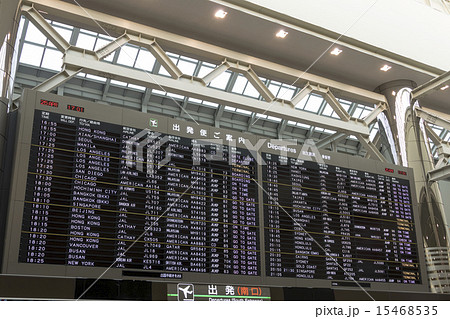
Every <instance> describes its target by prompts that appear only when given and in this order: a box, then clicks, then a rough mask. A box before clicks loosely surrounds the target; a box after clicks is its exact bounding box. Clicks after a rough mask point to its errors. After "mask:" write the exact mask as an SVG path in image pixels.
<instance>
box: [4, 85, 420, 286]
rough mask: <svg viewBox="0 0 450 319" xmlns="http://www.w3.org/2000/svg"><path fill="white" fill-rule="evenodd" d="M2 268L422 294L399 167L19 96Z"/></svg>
mask: <svg viewBox="0 0 450 319" xmlns="http://www.w3.org/2000/svg"><path fill="white" fill-rule="evenodd" d="M20 112H21V113H20V126H19V129H18V137H17V139H18V143H17V149H16V154H15V159H14V170H13V181H12V192H11V194H12V195H11V199H10V203H9V212H8V226H7V229H8V232H7V235H6V238H5V241H6V243H5V248H6V249H5V250H6V251H5V255H4V257H5V258H4V260H5V262H4V264H3V266H2V272H3V273H7V274H26V275H36V276H56V277H83V278H97V277H98V276H100V275H102V278H110V279H130V278H132V279H139V278H141V279H150V280H160V281H179V282H196V283H205V284H226V285H228V284H246V285H256V286H261V285H263V286H307V287H333V286H346V285H347V286H352V285H354V284H355V281H357V282H358V283H361V284H363V285H364V286H365V287H366V288H367V289H391V288H393V287H394V288H395V287H398V288H399V289H406V290H415V291H424V290H426V289H427V288H426V285H425V284H424V279H423V278H424V277H423V276H424V275H423V274H424V264H423V254H422V249H421V247H422V246H421V245H422V243H421V241H420V233H416V232H418V228H417V217H416V216H415V207H416V204H415V193H414V190H413V185H414V184H413V177H412V170H410V169H407V168H403V167H399V166H395V165H390V164H383V163H381V162H375V161H369V160H364V159H358V158H354V157H349V156H346V155H343V154H338V153H331V152H326V151H322V150H320V152H319V150H317V149H315V150H314V149H311V148H309V149H307V148H306V146H305V145H307V144H305V145H293V146H289V147H286V146H284V144H285V142H283V141H278V140H269V139H264V138H262V137H257V136H254V135H252V134H248V133H244V132H236V131H232V130H227V129H223V128H216V127H211V126H207V125H203V124H196V123H194V122H191V121H184V120H179V119H172V118H169V117H165V116H161V115H156V114H145V113H142V112H140V111H136V110H127V109H125V108H119V107H112V106H109V105H101V104H98V103H93V102H87V101H83V100H79V99H75V98H70V97H61V96H56V95H52V94H48V93H40V92H35V91H26V92H25V94H24V102H23V107H22V109H21V110H20Z"/></svg>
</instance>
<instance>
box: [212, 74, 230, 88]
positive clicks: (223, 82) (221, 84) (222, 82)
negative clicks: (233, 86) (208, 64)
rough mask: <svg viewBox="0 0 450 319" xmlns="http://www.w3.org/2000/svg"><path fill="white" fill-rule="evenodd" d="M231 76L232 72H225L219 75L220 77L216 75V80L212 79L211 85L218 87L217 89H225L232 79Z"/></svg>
mask: <svg viewBox="0 0 450 319" xmlns="http://www.w3.org/2000/svg"><path fill="white" fill-rule="evenodd" d="M230 76H231V73H230V72H224V73H222V74H221V75H219V76H218V77H216V78H215V79H214V80H212V81H211V83H210V84H209V86H211V87H213V88H216V89H221V90H225V88H226V87H227V84H228V81H229V80H230Z"/></svg>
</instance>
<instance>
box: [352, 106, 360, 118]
mask: <svg viewBox="0 0 450 319" xmlns="http://www.w3.org/2000/svg"><path fill="white" fill-rule="evenodd" d="M362 111H363V109H362V108H360V107H357V108H356V109H355V112H353V114H352V116H353V117H355V118H357V119H359V118H360V116H361V113H362Z"/></svg>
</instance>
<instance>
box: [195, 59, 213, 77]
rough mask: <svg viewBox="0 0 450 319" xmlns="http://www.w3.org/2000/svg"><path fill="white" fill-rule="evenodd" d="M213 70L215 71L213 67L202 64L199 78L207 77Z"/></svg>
mask: <svg viewBox="0 0 450 319" xmlns="http://www.w3.org/2000/svg"><path fill="white" fill-rule="evenodd" d="M212 70H214V68H213V67H210V66H205V62H202V66H201V67H200V70H199V72H198V77H199V78H203V77H204V76H205V75H207V74H209V73H210V72H211V71H212Z"/></svg>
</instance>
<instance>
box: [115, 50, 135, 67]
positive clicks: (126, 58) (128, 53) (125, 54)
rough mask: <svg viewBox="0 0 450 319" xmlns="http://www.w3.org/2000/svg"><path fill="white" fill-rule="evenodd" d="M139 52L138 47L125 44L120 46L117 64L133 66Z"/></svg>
mask: <svg viewBox="0 0 450 319" xmlns="http://www.w3.org/2000/svg"><path fill="white" fill-rule="evenodd" d="M137 54H138V49H136V48H133V47H130V46H123V47H121V48H120V53H119V58H118V59H117V64H122V65H126V66H131V67H132V66H133V65H134V61H135V60H136V56H137Z"/></svg>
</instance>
